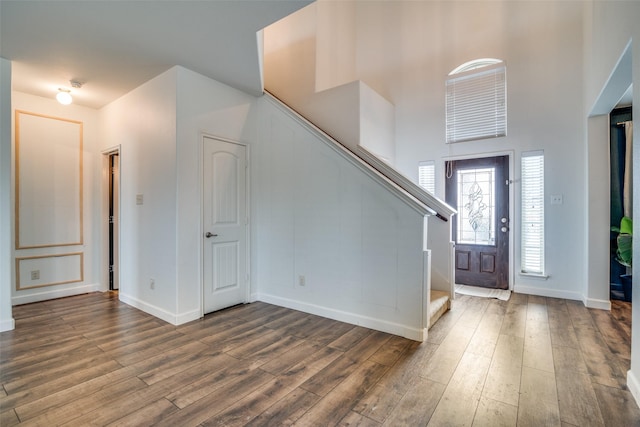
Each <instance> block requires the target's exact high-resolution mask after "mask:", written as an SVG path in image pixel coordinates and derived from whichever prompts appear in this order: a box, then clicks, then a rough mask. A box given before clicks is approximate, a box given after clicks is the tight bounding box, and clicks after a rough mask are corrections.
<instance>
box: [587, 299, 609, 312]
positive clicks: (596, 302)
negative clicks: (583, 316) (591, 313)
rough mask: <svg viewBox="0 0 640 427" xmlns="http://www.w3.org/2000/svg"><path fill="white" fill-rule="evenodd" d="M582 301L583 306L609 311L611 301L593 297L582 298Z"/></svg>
mask: <svg viewBox="0 0 640 427" xmlns="http://www.w3.org/2000/svg"><path fill="white" fill-rule="evenodd" d="M582 302H583V303H584V305H585V307H588V308H598V309H600V310H607V311H611V301H609V300H602V299H594V298H586V297H585V298H583V299H582Z"/></svg>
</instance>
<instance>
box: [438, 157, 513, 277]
mask: <svg viewBox="0 0 640 427" xmlns="http://www.w3.org/2000/svg"><path fill="white" fill-rule="evenodd" d="M446 171H447V174H446V177H445V179H446V181H445V198H446V200H447V203H449V204H450V205H451V206H454V207H456V209H457V211H458V213H457V214H456V215H455V216H454V220H453V221H452V228H453V232H452V236H453V240H454V242H455V257H454V262H455V283H456V284H460V285H472V286H482V287H486V288H495V289H509V228H510V225H509V156H498V157H487V158H481V159H469V160H453V161H449V162H446Z"/></svg>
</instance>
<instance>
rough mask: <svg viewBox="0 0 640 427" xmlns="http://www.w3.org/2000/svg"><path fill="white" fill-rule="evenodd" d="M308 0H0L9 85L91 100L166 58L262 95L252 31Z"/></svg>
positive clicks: (158, 67)
mask: <svg viewBox="0 0 640 427" xmlns="http://www.w3.org/2000/svg"><path fill="white" fill-rule="evenodd" d="M311 1H312V0H200V1H189V0H171V1H168V0H155V1H152V0H146V1H113V0H98V1H95V0H94V1H89V0H85V1H46V0H45V1H25V0H0V56H1V57H3V58H5V59H9V60H11V61H12V84H13V89H14V90H17V91H20V92H25V93H31V94H34V95H39V96H43V97H54V96H55V94H56V92H57V90H58V88H59V87H65V88H70V85H69V80H71V79H77V80H79V81H81V82H83V83H84V86H83V87H82V89H74V90H73V91H72V94H73V96H74V103H76V104H80V105H85V106H87V107H92V108H100V107H102V106H104V105H106V104H108V103H109V102H111V101H113V100H115V99H117V98H119V97H120V96H122V95H124V94H125V93H127V92H129V91H130V90H132V89H134V88H135V87H137V86H139V85H140V84H142V83H144V82H145V81H147V80H149V79H151V78H152V77H155V76H156V75H158V74H160V73H162V72H163V71H165V70H167V69H169V68H171V67H172V66H174V65H181V66H184V67H186V68H189V69H191V70H193V71H196V72H198V73H201V74H203V75H205V76H208V77H211V78H213V79H216V80H218V81H221V82H223V83H226V84H228V85H230V86H233V87H235V88H238V89H240V90H243V91H245V92H248V93H252V94H255V95H259V94H261V93H262V89H263V87H262V67H261V61H262V58H261V49H262V47H261V42H259V36H258V34H257V33H258V32H259V30H261V29H262V28H264V27H266V26H268V25H269V24H271V23H273V22H275V21H277V20H279V19H281V18H282V17H284V16H287V15H288V14H290V13H292V12H294V11H296V10H298V9H300V8H302V7H304V6H305V5H307V4H309V3H310V2H311Z"/></svg>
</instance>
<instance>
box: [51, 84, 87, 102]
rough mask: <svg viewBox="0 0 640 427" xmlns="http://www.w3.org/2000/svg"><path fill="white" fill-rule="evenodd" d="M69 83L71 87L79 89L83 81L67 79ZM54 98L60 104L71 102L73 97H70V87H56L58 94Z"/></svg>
mask: <svg viewBox="0 0 640 427" xmlns="http://www.w3.org/2000/svg"><path fill="white" fill-rule="evenodd" d="M69 84H70V85H71V87H72V88H74V89H80V88H81V87H82V85H83V83H82V82H81V81H79V80H75V79H74V80H69ZM56 99H57V100H58V102H59V103H60V104H62V105H69V104H71V102H72V101H73V98H72V97H71V90H70V89H65V88H61V87H60V88H58V94H57V95H56Z"/></svg>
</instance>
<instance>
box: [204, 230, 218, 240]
mask: <svg viewBox="0 0 640 427" xmlns="http://www.w3.org/2000/svg"><path fill="white" fill-rule="evenodd" d="M204 237H206V238H207V239H208V238H210V237H218V235H217V234H213V233H211V232H209V231H207V232H206V234H205V235H204Z"/></svg>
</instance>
